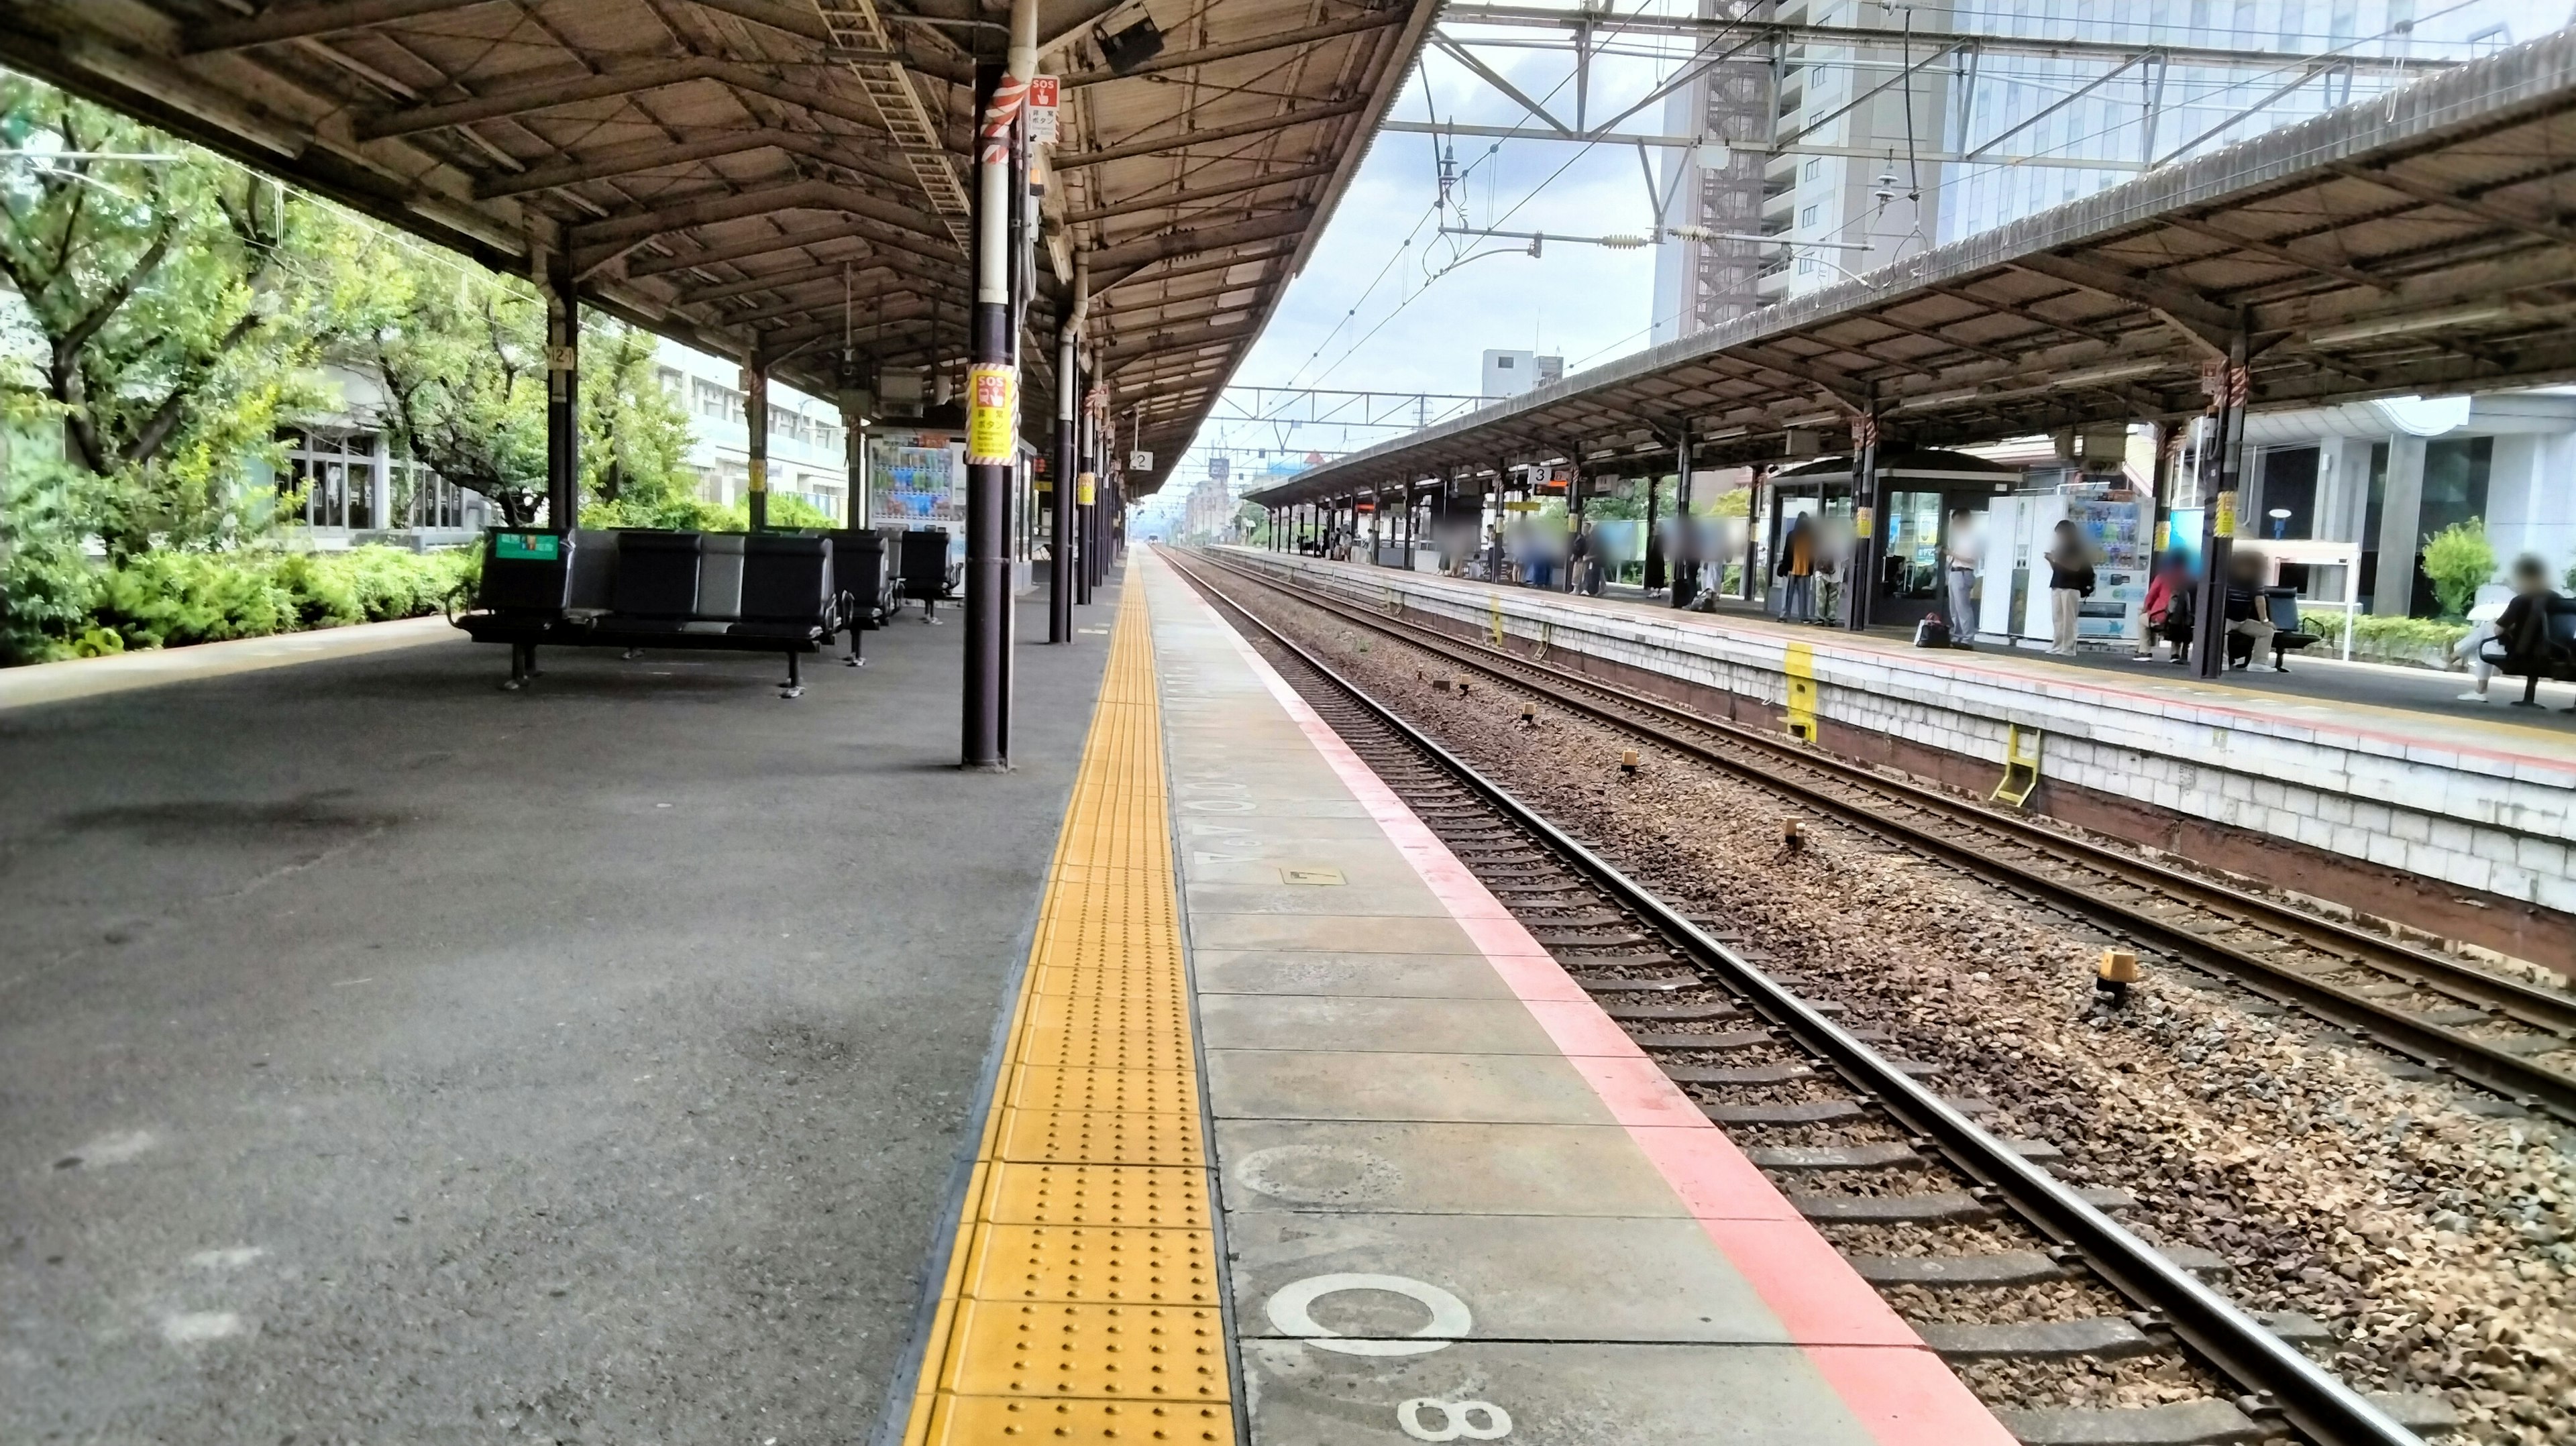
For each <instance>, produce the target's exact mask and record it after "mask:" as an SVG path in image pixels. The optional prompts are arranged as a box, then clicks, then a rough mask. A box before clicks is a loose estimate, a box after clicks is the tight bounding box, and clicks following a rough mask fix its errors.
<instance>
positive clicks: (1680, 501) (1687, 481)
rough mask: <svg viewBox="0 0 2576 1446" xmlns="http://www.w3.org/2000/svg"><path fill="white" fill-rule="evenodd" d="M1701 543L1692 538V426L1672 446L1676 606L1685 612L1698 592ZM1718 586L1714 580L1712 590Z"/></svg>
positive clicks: (1674, 593)
mask: <svg viewBox="0 0 2576 1446" xmlns="http://www.w3.org/2000/svg"><path fill="white" fill-rule="evenodd" d="M1698 561H1699V539H1698V538H1697V537H1694V536H1693V535H1691V466H1690V423H1688V422H1684V423H1682V426H1681V432H1680V434H1679V436H1678V437H1676V438H1675V440H1674V442H1673V598H1672V602H1673V606H1674V607H1677V608H1686V607H1689V606H1690V605H1691V599H1692V597H1693V595H1695V594H1696V593H1698V591H1699V569H1698V567H1697V563H1698ZM1714 585H1715V580H1713V581H1712V582H1711V586H1714Z"/></svg>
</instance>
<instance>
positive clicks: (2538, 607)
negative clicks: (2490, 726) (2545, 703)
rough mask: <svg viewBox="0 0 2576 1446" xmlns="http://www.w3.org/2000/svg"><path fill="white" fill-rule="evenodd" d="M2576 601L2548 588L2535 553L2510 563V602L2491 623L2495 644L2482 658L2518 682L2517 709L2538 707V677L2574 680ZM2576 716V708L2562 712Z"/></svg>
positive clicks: (2544, 570)
mask: <svg viewBox="0 0 2576 1446" xmlns="http://www.w3.org/2000/svg"><path fill="white" fill-rule="evenodd" d="M2571 614H2576V599H2571V598H2567V597H2563V596H2561V595H2560V594H2559V591H2558V589H2556V588H2555V587H2552V586H2550V581H2549V564H2548V563H2547V562H2545V561H2543V560H2541V558H2540V557H2539V556H2538V555H2537V554H2534V553H2528V552H2526V553H2524V554H2523V555H2522V556H2520V557H2517V558H2515V559H2514V560H2513V598H2512V600H2511V601H2509V602H2507V603H2506V604H2505V605H2504V613H2503V615H2502V616H2500V617H2498V618H2497V619H2496V622H2495V630H2496V635H2495V640H2494V641H2492V642H2490V643H2488V644H2486V647H2485V652H2484V654H2483V656H2484V657H2485V658H2487V660H2489V661H2491V662H2493V663H2495V664H2496V665H2497V666H2498V667H2499V668H2501V669H2502V670H2503V671H2505V672H2507V673H2514V674H2518V675H2520V676H2521V678H2522V679H2523V687H2522V696H2521V697H2519V698H2517V699H2515V700H2514V704H2515V706H2517V707H2522V708H2537V707H2539V706H2540V700H2539V697H2538V694H2539V691H2540V680H2541V679H2542V678H2567V677H2576V644H2571V641H2570V640H2571V637H2576V623H2571V622H2570V621H2569V617H2570V615H2571ZM2567 711H2568V712H2571V713H2576V707H2571V708H2569V709H2568V710H2567Z"/></svg>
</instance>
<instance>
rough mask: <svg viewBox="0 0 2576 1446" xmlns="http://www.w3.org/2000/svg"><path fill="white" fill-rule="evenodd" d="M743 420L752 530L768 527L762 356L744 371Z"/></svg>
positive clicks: (765, 386) (766, 381) (766, 389)
mask: <svg viewBox="0 0 2576 1446" xmlns="http://www.w3.org/2000/svg"><path fill="white" fill-rule="evenodd" d="M742 421H743V427H744V429H745V436H746V437H747V439H748V445H747V447H746V451H747V452H748V454H749V460H748V461H746V462H745V463H744V466H745V467H746V468H747V469H749V471H750V474H751V476H750V481H749V482H748V484H746V485H748V486H749V487H750V489H751V490H750V492H749V493H748V494H747V496H748V498H749V506H750V509H751V530H752V531H754V532H766V531H768V530H769V363H768V362H766V361H764V360H762V359H761V358H759V357H753V358H752V359H751V365H750V366H748V367H745V368H744V369H743V373H742Z"/></svg>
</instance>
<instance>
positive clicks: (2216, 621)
mask: <svg viewBox="0 0 2576 1446" xmlns="http://www.w3.org/2000/svg"><path fill="white" fill-rule="evenodd" d="M2245 359H2246V346H2245V335H2244V333H2242V332H2239V333H2237V335H2236V336H2235V337H2234V339H2232V340H2231V341H2230V342H2229V343H2228V346H2227V360H2226V361H2225V362H2224V363H2218V362H2212V363H2210V364H2209V365H2208V366H2206V367H2204V368H2203V370H2202V374H2201V390H2202V391H2203V392H2204V393H2205V394H2207V396H2208V397H2209V413H2208V415H2209V418H2210V420H2209V422H2208V424H2207V425H2208V429H2209V436H2208V441H2207V443H2206V444H2205V445H2204V446H2203V447H2202V448H2201V453H2200V477H2201V483H2200V495H2201V510H2200V587H2199V590H2198V592H2197V594H2196V595H2195V596H2194V597H2193V598H2192V609H2191V671H2192V676H2194V677H2196V678H2215V677H2217V676H2218V675H2219V674H2220V673H2222V672H2225V671H2226V669H2227V565H2228V560H2229V553H2230V552H2231V551H2232V550H2233V549H2234V547H2235V539H2236V498H2237V484H2238V482H2239V480H2240V479H2239V475H2238V474H2239V470H2240V459H2239V457H2238V455H2237V454H2238V453H2239V452H2241V451H2242V450H2243V449H2244V446H2245V403H2246V401H2247V399H2248V397H2249V395H2250V394H2251V391H2252V379H2251V377H2250V376H2249V375H2248V373H2247V370H2246V366H2245ZM2387 566H2388V558H2387V555H2386V554H2384V553H2383V554H2381V556H2380V567H2381V569H2382V570H2383V572H2384V571H2385V569H2386V568H2387Z"/></svg>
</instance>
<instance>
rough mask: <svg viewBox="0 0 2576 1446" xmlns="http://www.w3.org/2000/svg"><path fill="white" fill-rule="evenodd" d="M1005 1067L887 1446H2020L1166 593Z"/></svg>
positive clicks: (1521, 932)
mask: <svg viewBox="0 0 2576 1446" xmlns="http://www.w3.org/2000/svg"><path fill="white" fill-rule="evenodd" d="M1002 1061H1003V1062H1002V1065H1001V1067H1000V1070H999V1074H998V1078H997V1081H996V1084H995V1087H994V1090H993V1095H992V1098H993V1103H992V1105H991V1108H990V1111H989V1115H988V1117H987V1119H986V1122H985V1124H984V1129H983V1134H982V1139H981V1143H980V1148H979V1150H978V1158H977V1162H976V1165H975V1168H974V1175H973V1179H972V1181H971V1183H970V1185H969V1187H968V1188H967V1189H966V1190H965V1191H964V1192H963V1193H962V1195H961V1198H960V1200H959V1204H958V1209H957V1214H956V1238H955V1243H954V1245H953V1247H952V1249H951V1251H950V1253H949V1256H948V1260H949V1266H948V1270H947V1273H946V1276H945V1281H944V1287H943V1290H942V1292H941V1298H940V1300H939V1303H938V1306H937V1310H936V1317H935V1323H934V1326H933V1328H932V1329H931V1330H930V1331H929V1332H928V1333H927V1337H926V1348H925V1351H924V1356H923V1360H922V1362H921V1365H920V1367H919V1371H918V1374H917V1377H916V1379H915V1383H914V1391H915V1394H914V1404H913V1409H912V1411H911V1413H910V1415H909V1418H908V1422H907V1429H906V1433H905V1437H904V1439H905V1440H906V1441H908V1442H936V1443H957V1442H997V1441H1004V1440H1011V1439H1031V1440H1071V1441H1103V1442H1106V1441H1190V1442H1212V1443H1218V1442H1227V1441H1233V1440H1237V1439H1247V1440H1249V1441H1250V1442H1252V1443H1254V1446H1362V1443H1368V1442H1380V1441H1383V1442H1389V1443H1396V1442H1407V1441H1456V1440H1498V1439H1503V1438H1505V1437H1508V1438H1509V1439H1511V1440H1513V1441H1516V1442H1529V1443H1533V1446H1577V1443H1583V1446H1590V1443H1597V1442H1602V1441H1611V1440H1617V1441H1635V1442H1670V1443H1682V1442H1702V1441H1719V1440H1724V1441H1729V1442H1743V1443H1780V1446H1788V1443H1799V1446H1814V1443H1853V1446H1862V1443H1879V1446H1895V1443H1910V1442H1921V1443H1926V1446H1930V1443H1934V1442H1938V1443H1941V1446H1982V1443H1995V1446H2000V1443H2004V1442H2008V1441H2010V1440H2011V1439H2012V1438H2011V1437H2010V1436H2009V1435H2008V1434H2007V1433H2006V1432H2005V1431H2004V1430H2003V1428H2002V1427H2001V1426H2000V1425H1998V1424H1997V1423H1996V1421H1995V1420H1994V1419H1993V1417H1992V1416H1990V1415H1989V1414H1988V1413H1987V1412H1986V1410H1985V1409H1984V1408H1983V1407H1982V1406H1981V1405H1979V1404H1978V1402H1977V1401H1976V1399H1975V1398H1974V1397H1973V1396H1971V1395H1970V1394H1969V1393H1968V1391H1967V1389H1966V1388H1965V1387H1964V1386H1962V1385H1961V1384H1960V1383H1959V1382H1958V1380H1957V1379H1956V1378H1955V1377H1954V1376H1953V1375H1952V1374H1951V1372H1950V1371H1949V1370H1948V1368H1946V1367H1945V1366H1944V1365H1943V1364H1942V1363H1941V1361H1940V1360H1939V1358H1938V1357H1936V1356H1935V1355H1934V1354H1933V1353H1932V1352H1931V1351H1930V1350H1929V1349H1927V1348H1926V1347H1925V1346H1924V1345H1923V1344H1922V1342H1921V1341H1920V1340H1918V1339H1917V1338H1916V1336H1915V1334H1914V1332H1913V1331H1912V1330H1910V1329H1909V1328H1908V1327H1907V1326H1906V1325H1905V1324H1904V1322H1903V1321H1901V1320H1900V1319H1899V1318H1898V1317H1897V1316H1896V1315H1895V1314H1894V1313H1893V1312H1892V1311H1891V1310H1890V1309H1889V1308H1888V1307H1887V1306H1886V1305H1885V1304H1884V1303H1883V1302H1882V1301H1881V1299H1880V1298H1879V1297H1878V1296H1877V1295H1876V1294H1875V1293H1874V1292H1873V1291H1872V1290H1871V1289H1870V1288H1869V1287H1868V1286H1867V1285H1865V1284H1864V1283H1863V1282H1862V1281H1861V1280H1860V1278H1859V1277H1858V1276H1857V1275H1856V1274H1855V1273H1854V1272H1853V1271H1852V1270H1851V1268H1850V1267H1849V1266H1848V1265H1847V1264H1845V1263H1844V1261H1843V1260H1842V1259H1841V1258H1840V1257H1839V1256H1837V1255H1836V1254H1835V1253H1834V1252H1833V1250H1832V1249H1831V1248H1830V1247H1829V1246H1828V1245H1827V1244H1826V1242H1825V1241H1824V1240H1823V1239H1822V1238H1821V1237H1820V1236H1818V1235H1817V1234H1816V1232H1815V1231H1814V1229H1813V1228H1812V1227H1810V1226H1809V1225H1808V1224H1807V1223H1806V1222H1805V1221H1804V1220H1803V1219H1802V1218H1801V1216H1800V1215H1799V1214H1798V1212H1797V1211H1796V1210H1795V1209H1794V1208H1792V1206H1791V1205H1790V1204H1789V1202H1788V1201H1787V1200H1786V1199H1785V1198H1784V1197H1783V1196H1782V1195H1781V1194H1780V1192H1779V1191H1778V1190H1776V1189H1775V1188H1774V1187H1773V1186H1772V1185H1771V1184H1770V1183H1769V1181H1768V1180H1767V1179H1766V1178H1765V1177H1764V1175H1763V1174H1762V1173H1761V1172H1760V1171H1759V1170H1758V1169H1756V1168H1755V1167H1754V1166H1753V1165H1752V1164H1751V1163H1750V1162H1749V1161H1748V1160H1747V1158H1746V1157H1745V1156H1744V1155H1743V1153H1742V1152H1741V1151H1739V1150H1738V1149H1736V1147H1735V1146H1734V1145H1732V1144H1731V1143H1730V1142H1729V1141H1728V1140H1727V1139H1726V1137H1725V1136H1724V1135H1723V1134H1722V1133H1721V1132H1720V1131H1719V1130H1718V1129H1717V1128H1716V1127H1715V1126H1713V1125H1712V1124H1711V1123H1710V1122H1709V1120H1708V1118H1707V1117H1706V1116H1705V1115H1704V1114H1703V1113H1702V1112H1701V1111H1700V1110H1699V1108H1698V1107H1697V1106H1696V1105H1694V1104H1693V1102H1692V1101H1691V1100H1690V1099H1688V1098H1687V1097H1686V1096H1685V1095H1684V1094H1683V1093H1682V1091H1681V1090H1680V1089H1679V1087H1677V1086H1675V1085H1674V1084H1672V1083H1671V1082H1670V1081H1669V1080H1667V1079H1666V1077H1665V1076H1664V1075H1663V1074H1662V1073H1661V1072H1660V1071H1659V1070H1658V1069H1657V1068H1656V1067H1655V1066H1654V1065H1653V1064H1652V1063H1650V1062H1649V1060H1648V1059H1647V1057H1646V1056H1645V1055H1644V1053H1643V1052H1642V1051H1641V1050H1640V1049H1639V1047H1638V1046H1637V1045H1636V1044H1635V1043H1633V1042H1632V1041H1631V1040H1630V1039H1629V1037H1628V1036H1627V1035H1626V1034H1625V1033H1623V1032H1622V1031H1621V1030H1620V1029H1619V1027H1618V1026H1616V1025H1615V1024H1614V1023H1613V1022H1612V1021H1611V1020H1610V1019H1609V1018H1608V1017H1607V1016H1606V1015H1605V1014H1604V1013H1603V1012H1602V1010H1601V1009H1600V1008H1599V1007H1598V1006H1597V1005H1595V1004H1594V1003H1593V1002H1592V1001H1591V999H1590V998H1589V996H1588V995H1587V994H1586V993H1585V991H1584V990H1583V989H1582V988H1581V987H1580V986H1579V985H1577V984H1576V983H1575V982H1574V980H1573V979H1572V978H1571V977H1570V976H1569V975H1568V974H1566V972H1565V971H1564V970H1563V969H1562V968H1560V967H1559V966H1558V964H1557V963H1556V962H1555V960H1553V959H1552V958H1551V957H1550V956H1549V954H1548V953H1547V951H1546V950H1545V949H1544V948H1542V947H1541V946H1540V945H1539V944H1538V943H1537V942H1536V941H1535V940H1534V939H1533V938H1532V937H1531V936H1530V935H1529V933H1528V932H1527V931H1526V930H1525V929H1523V927H1522V926H1521V925H1520V924H1519V923H1518V922H1516V921H1515V920H1514V919H1513V917H1512V916H1511V914H1510V913H1509V912H1508V911H1506V910H1505V908H1504V907H1503V906H1502V905H1501V904H1500V903H1499V902H1497V901H1496V900H1495V899H1494V897H1493V896H1492V895H1491V894H1489V893H1487V892H1486V890H1485V889H1484V887H1483V885H1481V884H1480V883H1478V882H1477V881H1476V879H1475V878H1474V876H1473V875H1471V874H1470V873H1469V872H1468V870H1467V869H1466V868H1465V867H1464V866H1463V865H1462V864H1460V863H1459V861H1458V860H1457V859H1456V858H1455V857H1453V856H1452V855H1451V854H1450V853H1449V851H1448V849H1447V848H1446V847H1444V846H1443V845H1442V844H1441V843H1440V842H1439V841H1438V839H1437V838H1436V837H1435V836H1434V835H1433V834H1432V833H1431V832H1430V830H1429V829H1428V828H1427V827H1426V826H1425V825H1424V824H1423V823H1422V822H1421V821H1420V820H1419V819H1418V818H1416V817H1415V816H1414V815H1413V814H1412V813H1411V812H1410V811H1409V810H1408V809H1407V808H1406V807H1405V805H1404V804H1402V803H1401V802H1400V801H1398V800H1397V799H1396V797H1395V796H1394V795H1393V793H1391V792H1390V791H1389V790H1388V788H1387V787H1386V786H1385V785H1384V784H1383V783H1381V782H1380V781H1379V780H1378V779H1377V778H1376V777H1375V775H1373V774H1372V773H1371V772H1370V771H1369V770H1368V768H1367V767H1366V766H1365V765H1364V764H1363V763H1362V762H1361V761H1360V760H1359V759H1358V758H1357V757H1356V756H1355V755H1353V754H1352V753H1351V751H1350V750H1349V749H1348V748H1347V747H1346V746H1345V745H1344V744H1343V743H1342V741H1341V740H1340V739H1339V738H1338V737H1337V736H1336V735H1335V734H1334V733H1333V732H1332V731H1331V730H1330V728H1329V727H1328V726H1327V725H1326V724H1325V723H1324V722H1323V721H1322V720H1321V719H1320V718H1318V717H1317V716H1316V715H1315V714H1314V713H1313V712H1312V711H1311V710H1310V709H1309V708H1308V707H1307V706H1306V705H1305V704H1304V703H1303V702H1302V701H1301V700H1300V699H1299V698H1298V697H1297V696H1296V694H1295V693H1294V692H1292V691H1291V690H1290V688H1289V687H1288V685H1287V684H1286V683H1285V682H1283V681H1282V680H1281V679H1280V678H1279V677H1278V675H1277V674H1275V673H1274V672H1272V671H1271V670H1270V668H1269V667H1268V666H1267V664H1265V663H1264V662H1263V661H1262V660H1261V659H1260V658H1259V657H1258V656H1257V655H1256V654H1255V653H1254V652H1253V651H1252V650H1251V649H1250V648H1249V647H1248V646H1247V645H1246V644H1244V643H1243V642H1242V641H1241V640H1240V638H1239V637H1237V635H1236V634H1235V633H1234V632H1233V631H1232V630H1231V629H1230V628H1229V627H1227V626H1226V625H1225V624H1224V623H1223V622H1222V621H1221V620H1220V619H1219V618H1218V617H1217V615H1216V614H1215V613H1214V612H1213V610H1212V609H1211V608H1210V607H1209V606H1208V605H1207V604H1205V603H1204V602H1203V601H1202V600H1201V599H1200V598H1199V596H1198V595H1197V594H1196V593H1195V592H1194V591H1192V590H1191V589H1190V588H1189V587H1188V586H1187V585H1186V584H1185V583H1184V582H1183V581H1182V580H1181V579H1180V578H1179V576H1178V575H1177V574H1176V573H1175V572H1173V571H1172V570H1171V569H1170V568H1169V567H1168V566H1167V565H1166V564H1164V563H1163V562H1161V561H1160V560H1159V559H1157V558H1154V557H1152V556H1150V555H1140V556H1139V557H1138V558H1137V559H1136V560H1135V562H1134V563H1133V564H1132V565H1131V568H1130V572H1129V582H1128V593H1127V596H1126V598H1125V600H1124V602H1123V604H1122V609H1121V616H1120V621H1119V624H1118V634H1117V638H1116V641H1115V643H1114V645H1113V653H1112V658H1111V662H1110V668H1109V676H1108V680H1107V683H1106V684H1105V686H1104V689H1103V692H1102V698H1101V704H1100V709H1099V713H1098V716H1097V719H1096V721H1095V722H1094V724H1093V726H1092V731H1091V735H1090V742H1089V743H1088V744H1087V746H1086V749H1085V753H1084V758H1083V763H1082V768H1081V774H1080V781H1079V782H1078V784H1077V786H1076V788H1075V791H1074V795H1073V800H1072V804H1071V807H1070V809H1069V810H1068V813H1067V815H1066V819H1065V824H1064V828H1063V831H1062V835H1061V838H1060V841H1059V843H1058V848H1057V854H1056V860H1055V865H1054V868H1053V871H1052V876H1051V882H1050V884H1049V887H1048V890H1047V895H1046V899H1045V902H1044V903H1043V905H1042V906H1041V912H1040V922H1039V925H1038V931H1037V938H1036V943H1035V945H1034V948H1033V950H1032V953H1031V955H1030V958H1029V962H1028V969H1027V972H1026V975H1025V978H1024V981H1023V984H1022V987H1021V990H1020V993H1019V996H1018V1002H1017V1004H1016V1006H1015V1008H1014V1010H1013V1012H1012V1024H1011V1026H1010V1029H1009V1034H1008V1043H1007V1045H1006V1046H1005V1048H1004V1051H1003V1054H1002ZM1238 1427H1240V1429H1241V1433H1242V1434H1241V1435H1240V1436H1238Z"/></svg>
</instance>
